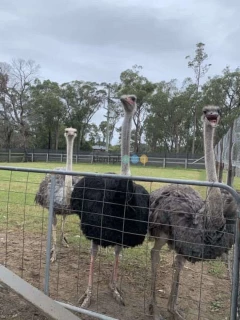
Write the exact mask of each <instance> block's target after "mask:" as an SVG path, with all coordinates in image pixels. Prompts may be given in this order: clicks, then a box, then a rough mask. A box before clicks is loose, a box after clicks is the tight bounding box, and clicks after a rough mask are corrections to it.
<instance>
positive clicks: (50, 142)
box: [48, 130, 52, 150]
mask: <svg viewBox="0 0 240 320" xmlns="http://www.w3.org/2000/svg"><path fill="white" fill-rule="evenodd" d="M51 144H52V134H51V130H48V150H50V149H51Z"/></svg>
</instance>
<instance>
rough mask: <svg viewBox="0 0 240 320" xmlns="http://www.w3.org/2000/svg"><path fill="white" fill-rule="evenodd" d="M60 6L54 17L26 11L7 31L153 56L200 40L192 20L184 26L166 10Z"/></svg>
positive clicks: (46, 12)
mask: <svg viewBox="0 0 240 320" xmlns="http://www.w3.org/2000/svg"><path fill="white" fill-rule="evenodd" d="M60 4H62V5H63V7H61V5H60ZM60 4H59V5H58V6H57V7H56V11H55V12H54V14H50V12H49V11H48V7H47V6H46V8H45V10H44V11H40V9H38V10H37V9H36V8H32V13H31V15H30V16H29V14H28V13H24V11H23V9H22V10H21V17H22V18H21V19H20V20H16V21H10V22H9V25H8V26H6V25H5V28H7V29H8V32H9V33H10V34H11V35H13V33H14V31H15V30H16V29H18V30H19V32H21V30H22V31H24V32H25V33H27V34H29V36H30V35H31V34H34V35H35V36H37V35H38V34H44V35H45V36H46V37H52V38H54V39H55V40H57V41H59V42H62V43H65V44H66V45H67V44H74V45H77V46H80V45H87V46H94V47H97V46H106V47H108V46H111V47H113V46H115V47H117V48H123V49H128V50H133V51H134V50H137V51H141V52H142V53H152V54H159V53H161V52H169V51H172V50H182V49H183V48H185V49H186V48H189V49H190V48H191V47H192V44H193V42H194V40H193V38H198V37H199V35H198V30H197V29H194V26H193V24H192V21H191V19H190V17H189V20H186V21H184V23H183V20H182V19H181V18H178V17H175V18H168V17H166V16H165V13H164V10H163V9H158V10H151V9H148V10H146V9H143V8H137V7H131V6H129V8H127V9H126V8H124V7H118V6H115V5H114V2H113V3H112V4H111V5H110V4H105V5H104V2H98V3H95V4H93V3H90V4H89V5H86V4H85V5H82V6H81V7H76V8H72V9H71V10H70V9H69V10H68V8H69V6H68V5H66V4H65V5H66V10H63V9H64V3H62V2H60ZM53 7H54V6H53Z"/></svg>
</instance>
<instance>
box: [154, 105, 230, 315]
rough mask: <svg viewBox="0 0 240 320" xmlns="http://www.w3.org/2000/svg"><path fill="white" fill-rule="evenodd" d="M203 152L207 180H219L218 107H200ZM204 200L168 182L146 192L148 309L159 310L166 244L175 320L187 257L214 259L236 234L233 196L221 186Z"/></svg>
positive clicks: (195, 260) (191, 259)
mask: <svg viewBox="0 0 240 320" xmlns="http://www.w3.org/2000/svg"><path fill="white" fill-rule="evenodd" d="M202 120H203V125H204V152H205V167H206V172H207V179H208V181H210V182H217V181H218V180H217V175H216V168H215V160H214V149H213V138H214V132H215V127H216V126H217V125H218V123H219V121H220V109H219V108H218V107H215V106H206V107H204V108H203V116H202ZM207 195H208V201H207V202H204V201H203V200H202V198H201V196H200V194H199V193H198V192H197V191H195V190H194V189H193V188H191V187H189V186H185V185H174V184H172V185H167V186H164V187H162V188H160V189H158V190H155V191H153V192H152V193H151V195H150V203H151V205H150V216H149V233H150V236H151V237H153V238H154V240H155V242H154V246H153V248H152V250H151V264H152V278H151V300H150V304H149V311H150V314H151V315H154V319H155V320H156V319H158V320H163V319H164V318H163V317H162V316H161V315H159V316H158V314H157V306H156V295H155V285H156V277H157V266H158V264H159V261H160V257H159V254H160V250H161V248H162V247H163V245H164V244H166V243H167V244H168V245H169V247H170V248H171V249H173V250H175V252H176V257H175V260H174V263H173V269H174V273H173V281H172V287H171V293H170V297H169V301H168V311H169V312H170V313H171V314H172V315H173V317H174V319H175V320H176V319H184V317H183V316H182V315H181V314H180V312H179V311H178V310H177V308H176V303H177V296H178V286H179V279H180V272H181V270H182V268H183V266H184V263H185V261H186V260H188V261H190V262H192V263H195V262H197V261H200V260H202V259H215V258H217V257H219V256H221V254H222V253H223V252H227V251H228V249H229V248H231V246H232V244H233V241H234V237H233V233H234V219H235V217H236V203H235V201H234V199H233V198H232V196H231V195H230V194H229V193H228V192H225V191H223V192H222V193H221V191H220V189H219V188H213V187H211V188H208V190H207Z"/></svg>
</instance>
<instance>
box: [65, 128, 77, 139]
mask: <svg viewBox="0 0 240 320" xmlns="http://www.w3.org/2000/svg"><path fill="white" fill-rule="evenodd" d="M64 136H65V138H66V139H68V138H70V139H71V140H73V139H75V138H76V136H77V129H74V128H72V127H71V128H66V129H65V133H64Z"/></svg>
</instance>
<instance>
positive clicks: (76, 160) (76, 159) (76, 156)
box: [76, 154, 77, 163]
mask: <svg viewBox="0 0 240 320" xmlns="http://www.w3.org/2000/svg"><path fill="white" fill-rule="evenodd" d="M76 163H77V154H76Z"/></svg>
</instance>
